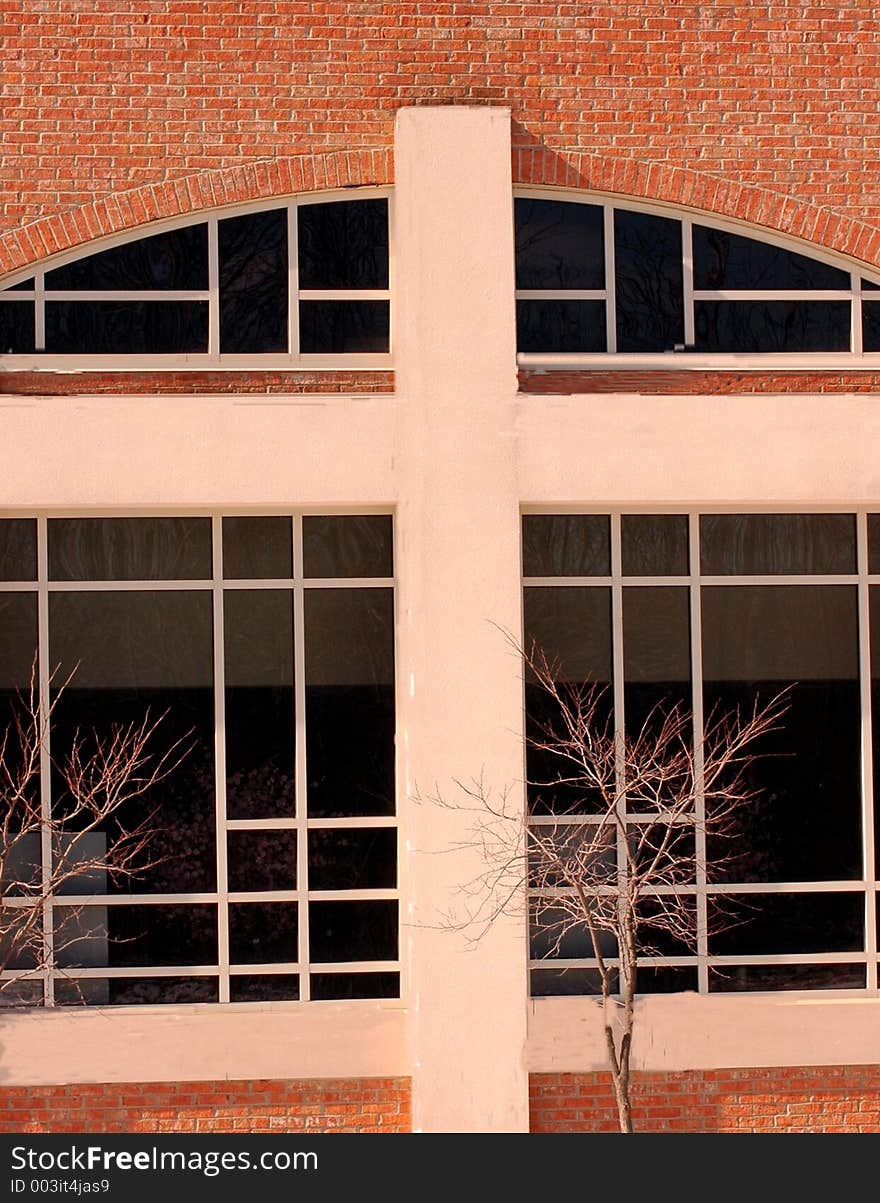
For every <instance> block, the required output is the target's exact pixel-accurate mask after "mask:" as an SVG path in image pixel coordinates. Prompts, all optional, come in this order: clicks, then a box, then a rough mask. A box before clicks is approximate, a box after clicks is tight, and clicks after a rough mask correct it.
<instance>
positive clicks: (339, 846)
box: [309, 827, 397, 890]
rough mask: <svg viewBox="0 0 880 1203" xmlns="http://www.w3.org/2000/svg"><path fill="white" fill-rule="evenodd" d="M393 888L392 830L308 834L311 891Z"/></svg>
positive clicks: (394, 846)
mask: <svg viewBox="0 0 880 1203" xmlns="http://www.w3.org/2000/svg"><path fill="white" fill-rule="evenodd" d="M396 885H397V832H396V831H395V830H394V829H393V828H383V827H373V828H368V829H365V830H362V831H354V830H351V829H348V828H345V829H338V830H323V831H310V832H309V889H310V890H371V889H394V887H395V886H396Z"/></svg>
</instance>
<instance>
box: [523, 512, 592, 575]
mask: <svg viewBox="0 0 880 1203" xmlns="http://www.w3.org/2000/svg"><path fill="white" fill-rule="evenodd" d="M522 539H523V576H609V575H610V574H611V524H610V520H609V518H608V515H607V514H524V515H523V520H522Z"/></svg>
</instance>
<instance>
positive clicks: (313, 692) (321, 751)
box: [305, 589, 394, 817]
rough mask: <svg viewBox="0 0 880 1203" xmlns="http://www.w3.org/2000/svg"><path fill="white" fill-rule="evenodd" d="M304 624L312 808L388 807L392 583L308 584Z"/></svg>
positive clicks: (338, 811)
mask: <svg viewBox="0 0 880 1203" xmlns="http://www.w3.org/2000/svg"><path fill="white" fill-rule="evenodd" d="M305 624H306V629H305V648H306V664H305V668H306V746H307V748H308V805H309V814H310V815H311V816H312V817H317V816H323V817H329V816H340V815H389V814H393V813H394V606H393V594H392V591H391V590H390V589H307V590H306V594H305Z"/></svg>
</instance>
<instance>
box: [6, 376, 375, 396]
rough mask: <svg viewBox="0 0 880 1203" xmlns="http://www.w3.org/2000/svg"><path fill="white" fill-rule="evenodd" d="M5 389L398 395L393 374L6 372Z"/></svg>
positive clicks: (23, 392)
mask: <svg viewBox="0 0 880 1203" xmlns="http://www.w3.org/2000/svg"><path fill="white" fill-rule="evenodd" d="M0 391H2V392H4V393H8V394H13V395H16V396H25V397H59V396H65V397H67V396H73V395H83V394H88V395H92V396H93V395H95V394H96V393H109V394H112V395H119V394H120V393H123V394H128V395H131V394H133V393H153V394H157V395H158V394H162V395H165V396H167V395H168V394H171V393H187V394H192V393H236V394H239V393H260V394H265V393H393V392H394V373H393V372H373V371H362V372H346V371H339V372H302V371H291V372H287V371H222V372H221V371H210V370H208V371H198V370H195V371H180V372H176V371H175V372H101V371H86V372H5V373H4V374H3V375H2V376H0Z"/></svg>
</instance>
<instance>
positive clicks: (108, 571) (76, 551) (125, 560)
mask: <svg viewBox="0 0 880 1203" xmlns="http://www.w3.org/2000/svg"><path fill="white" fill-rule="evenodd" d="M48 525H49V579H50V580H53V581H160V580H191V581H194V580H206V579H210V576H211V519H210V518H50V519H49V524H48Z"/></svg>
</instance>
